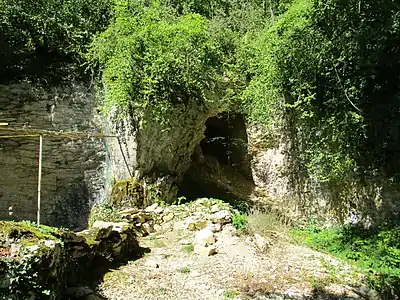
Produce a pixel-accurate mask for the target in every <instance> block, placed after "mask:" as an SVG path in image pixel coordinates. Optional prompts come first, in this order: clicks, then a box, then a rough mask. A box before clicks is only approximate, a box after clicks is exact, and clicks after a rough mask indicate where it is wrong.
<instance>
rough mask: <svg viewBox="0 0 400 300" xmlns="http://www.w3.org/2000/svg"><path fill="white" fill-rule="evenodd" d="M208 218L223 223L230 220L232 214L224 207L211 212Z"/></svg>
mask: <svg viewBox="0 0 400 300" xmlns="http://www.w3.org/2000/svg"><path fill="white" fill-rule="evenodd" d="M209 218H210V220H211V221H213V222H214V223H222V224H225V223H229V222H230V221H231V220H232V214H231V212H230V211H229V210H226V209H224V210H220V211H218V212H216V213H214V214H212V215H211V216H210V217H209Z"/></svg>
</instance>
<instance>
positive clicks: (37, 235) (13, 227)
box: [0, 221, 60, 247]
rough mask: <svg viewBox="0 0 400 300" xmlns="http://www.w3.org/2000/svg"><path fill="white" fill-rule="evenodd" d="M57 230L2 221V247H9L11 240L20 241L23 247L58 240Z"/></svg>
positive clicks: (32, 224) (0, 237)
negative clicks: (42, 241)
mask: <svg viewBox="0 0 400 300" xmlns="http://www.w3.org/2000/svg"><path fill="white" fill-rule="evenodd" d="M59 231H60V230H59V229H57V228H53V227H49V226H45V225H36V224H34V223H31V222H28V221H23V222H7V221H0V246H2V247H9V246H10V244H11V242H10V241H11V240H14V241H15V240H18V241H19V244H21V245H22V246H30V245H34V244H36V243H38V242H39V241H41V240H58V238H57V237H56V234H57V233H58V232H59Z"/></svg>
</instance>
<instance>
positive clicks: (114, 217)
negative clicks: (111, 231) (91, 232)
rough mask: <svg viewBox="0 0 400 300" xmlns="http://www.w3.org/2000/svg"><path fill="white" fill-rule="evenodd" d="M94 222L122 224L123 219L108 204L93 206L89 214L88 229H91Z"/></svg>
mask: <svg viewBox="0 0 400 300" xmlns="http://www.w3.org/2000/svg"><path fill="white" fill-rule="evenodd" d="M96 221H104V222H122V221H123V218H122V216H121V215H120V214H119V212H118V211H117V210H116V209H114V208H113V207H112V206H110V205H108V204H95V205H93V207H92V209H91V211H90V214H89V220H88V223H89V228H90V227H92V226H93V224H94V222H96Z"/></svg>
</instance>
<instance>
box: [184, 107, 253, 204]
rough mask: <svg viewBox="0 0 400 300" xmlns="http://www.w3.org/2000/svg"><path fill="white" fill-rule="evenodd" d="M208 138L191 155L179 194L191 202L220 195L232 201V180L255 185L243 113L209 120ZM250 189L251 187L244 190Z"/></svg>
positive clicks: (236, 196) (219, 116) (223, 115)
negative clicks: (189, 164)
mask: <svg viewBox="0 0 400 300" xmlns="http://www.w3.org/2000/svg"><path fill="white" fill-rule="evenodd" d="M205 125H206V130H205V132H204V135H205V138H204V139H203V140H202V141H201V142H200V144H199V145H198V146H197V147H196V149H195V151H194V153H193V154H192V156H191V166H190V168H189V170H188V171H187V172H186V173H185V175H184V177H183V180H182V182H181V184H180V186H179V190H178V196H179V197H182V196H183V197H185V198H186V199H187V200H188V201H191V200H195V199H197V198H217V199H221V200H224V201H228V202H229V201H231V200H232V198H244V197H243V195H240V196H238V195H235V194H236V193H235V192H234V189H232V182H237V181H240V182H246V186H247V185H248V186H253V185H254V183H253V180H252V176H251V167H250V160H249V155H248V150H247V148H248V147H247V144H248V140H247V130H246V123H245V119H244V116H243V115H240V114H219V115H217V116H215V117H211V118H209V119H208V120H207V121H206V124H205ZM246 190H249V191H248V192H250V189H245V191H246Z"/></svg>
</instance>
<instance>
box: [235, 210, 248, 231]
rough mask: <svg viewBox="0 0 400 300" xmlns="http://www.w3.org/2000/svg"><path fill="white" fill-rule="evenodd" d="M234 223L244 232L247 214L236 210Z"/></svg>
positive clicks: (237, 228)
mask: <svg viewBox="0 0 400 300" xmlns="http://www.w3.org/2000/svg"><path fill="white" fill-rule="evenodd" d="M232 225H233V226H234V227H235V228H236V230H238V231H239V232H243V231H244V230H245V229H246V225H247V215H245V214H241V213H239V212H236V213H234V214H233V215H232Z"/></svg>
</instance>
